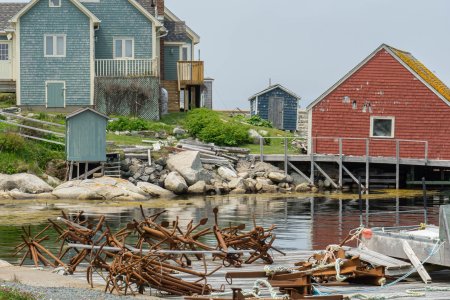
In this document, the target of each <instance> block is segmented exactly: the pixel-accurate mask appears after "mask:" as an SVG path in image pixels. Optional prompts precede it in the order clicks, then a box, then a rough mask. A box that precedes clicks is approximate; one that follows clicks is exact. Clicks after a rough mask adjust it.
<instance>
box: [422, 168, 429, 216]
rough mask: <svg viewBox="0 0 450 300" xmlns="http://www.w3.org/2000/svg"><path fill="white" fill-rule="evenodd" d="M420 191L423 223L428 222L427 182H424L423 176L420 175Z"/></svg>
mask: <svg viewBox="0 0 450 300" xmlns="http://www.w3.org/2000/svg"><path fill="white" fill-rule="evenodd" d="M422 191H423V209H424V212H423V216H424V222H425V224H427V223H428V205H427V184H426V182H425V177H422Z"/></svg>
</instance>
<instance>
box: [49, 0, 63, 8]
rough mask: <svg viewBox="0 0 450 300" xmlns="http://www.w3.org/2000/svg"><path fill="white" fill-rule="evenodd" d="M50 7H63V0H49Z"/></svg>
mask: <svg viewBox="0 0 450 300" xmlns="http://www.w3.org/2000/svg"><path fill="white" fill-rule="evenodd" d="M48 6H49V7H61V0H48Z"/></svg>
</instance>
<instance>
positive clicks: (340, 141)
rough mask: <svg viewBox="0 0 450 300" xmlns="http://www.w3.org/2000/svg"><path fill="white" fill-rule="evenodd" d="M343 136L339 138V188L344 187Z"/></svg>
mask: <svg viewBox="0 0 450 300" xmlns="http://www.w3.org/2000/svg"><path fill="white" fill-rule="evenodd" d="M342 185H343V178H342V138H339V188H340V189H342Z"/></svg>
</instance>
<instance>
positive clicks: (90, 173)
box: [73, 166, 102, 180]
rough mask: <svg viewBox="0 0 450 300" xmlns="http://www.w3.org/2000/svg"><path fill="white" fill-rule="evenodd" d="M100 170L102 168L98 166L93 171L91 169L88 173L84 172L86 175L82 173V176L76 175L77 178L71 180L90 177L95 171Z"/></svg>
mask: <svg viewBox="0 0 450 300" xmlns="http://www.w3.org/2000/svg"><path fill="white" fill-rule="evenodd" d="M101 169H102V166H99V167H97V168H95V169H92V170H90V171H89V172H86V173H84V174H81V175H79V174H77V177H76V178H74V179H73V180H78V179H80V178H81V177H85V178H87V177H88V176H91V175H92V174H94V173H95V172H97V171H100V170H101Z"/></svg>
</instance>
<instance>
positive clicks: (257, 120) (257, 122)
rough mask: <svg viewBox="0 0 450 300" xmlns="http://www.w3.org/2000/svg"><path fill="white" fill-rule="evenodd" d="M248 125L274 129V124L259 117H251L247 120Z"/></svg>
mask: <svg viewBox="0 0 450 300" xmlns="http://www.w3.org/2000/svg"><path fill="white" fill-rule="evenodd" d="M245 122H246V123H248V124H250V125H253V126H262V127H269V128H272V122H270V121H267V120H264V119H263V118H261V117H260V116H258V115H254V116H251V117H250V118H248V119H246V120H245Z"/></svg>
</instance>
